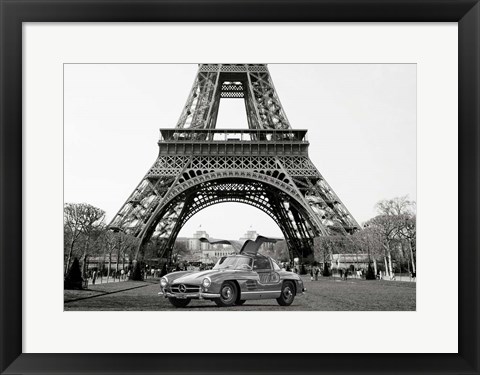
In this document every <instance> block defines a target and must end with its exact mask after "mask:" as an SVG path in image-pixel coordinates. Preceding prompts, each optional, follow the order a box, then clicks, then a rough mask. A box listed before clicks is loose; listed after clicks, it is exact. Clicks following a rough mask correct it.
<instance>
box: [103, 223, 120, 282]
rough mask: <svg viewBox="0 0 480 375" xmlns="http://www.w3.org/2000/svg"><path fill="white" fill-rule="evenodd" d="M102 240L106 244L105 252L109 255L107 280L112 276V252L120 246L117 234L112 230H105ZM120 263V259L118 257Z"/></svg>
mask: <svg viewBox="0 0 480 375" xmlns="http://www.w3.org/2000/svg"><path fill="white" fill-rule="evenodd" d="M102 242H103V245H104V254H105V255H107V256H108V269H107V282H108V279H109V278H110V272H111V269H112V254H113V252H114V251H115V249H117V247H118V241H117V236H116V235H115V233H114V232H112V231H110V230H105V231H104V232H103V233H102ZM117 263H118V259H117Z"/></svg>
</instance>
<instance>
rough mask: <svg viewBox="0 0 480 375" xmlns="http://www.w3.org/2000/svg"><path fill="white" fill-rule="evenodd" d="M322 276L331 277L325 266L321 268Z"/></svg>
mask: <svg viewBox="0 0 480 375" xmlns="http://www.w3.org/2000/svg"><path fill="white" fill-rule="evenodd" d="M322 276H326V277H328V276H331V273H330V270H329V269H328V265H327V264H325V265H324V266H323V271H322Z"/></svg>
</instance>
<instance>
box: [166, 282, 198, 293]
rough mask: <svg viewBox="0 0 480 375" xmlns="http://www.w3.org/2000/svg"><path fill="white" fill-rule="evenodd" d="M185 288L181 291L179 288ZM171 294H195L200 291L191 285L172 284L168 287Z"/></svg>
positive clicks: (196, 286)
mask: <svg viewBox="0 0 480 375" xmlns="http://www.w3.org/2000/svg"><path fill="white" fill-rule="evenodd" d="M181 285H183V286H185V290H184V291H182V290H180V289H182V288H181V287H180V286H181ZM170 289H171V290H172V292H173V293H197V292H199V291H200V286H198V285H191V284H174V285H172V286H171V287H170Z"/></svg>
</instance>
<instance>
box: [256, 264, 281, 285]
mask: <svg viewBox="0 0 480 375" xmlns="http://www.w3.org/2000/svg"><path fill="white" fill-rule="evenodd" d="M253 271H254V272H256V273H257V274H258V277H259V282H258V290H261V291H274V290H275V291H276V290H277V289H279V286H278V284H279V282H280V276H279V274H278V273H277V272H275V270H274V269H273V268H272V263H271V261H270V259H269V258H267V257H264V256H257V257H255V259H254V262H253Z"/></svg>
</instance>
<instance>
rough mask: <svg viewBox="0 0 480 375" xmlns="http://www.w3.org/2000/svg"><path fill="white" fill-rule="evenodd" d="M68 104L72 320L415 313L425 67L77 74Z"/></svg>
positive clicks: (142, 68) (66, 77)
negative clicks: (95, 314) (420, 80)
mask: <svg viewBox="0 0 480 375" xmlns="http://www.w3.org/2000/svg"><path fill="white" fill-rule="evenodd" d="M63 111H64V113H63V125H64V128H63V130H64V134H63V135H64V165H63V167H64V171H63V172H64V210H63V214H64V217H63V225H64V231H63V233H64V238H63V245H64V253H63V270H62V274H63V283H64V284H63V285H64V288H63V289H64V296H63V297H64V301H63V308H64V311H66V312H69V311H126V310H135V311H164V310H171V311H177V310H182V311H184V310H188V311H189V312H194V311H212V312H214V311H416V309H417V294H416V283H417V268H418V266H419V265H417V246H416V199H417V198H416V191H417V181H416V174H417V168H416V163H417V134H416V132H417V117H416V116H417V65H416V64H407V63H401V64H400V63H399V64H392V63H388V64H382V63H368V64H367V63H362V64H353V63H348V64H278V63H275V64H269V63H248V62H247V63H244V62H240V63H236V64H234V63H228V64H227V63H198V64H153V63H148V64H137V63H135V64H133V63H128V64H127V63H125V64H123V63H116V64H96V63H88V64H87V63H66V64H63ZM419 251H420V252H421V251H422V249H420V250H419ZM424 259H425V258H424ZM420 267H422V265H420ZM447 267H448V266H447ZM421 269H422V268H421ZM50 271H51V272H56V271H53V270H50ZM58 271H59V270H58ZM421 273H422V272H421ZM59 282H60V278H59Z"/></svg>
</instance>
